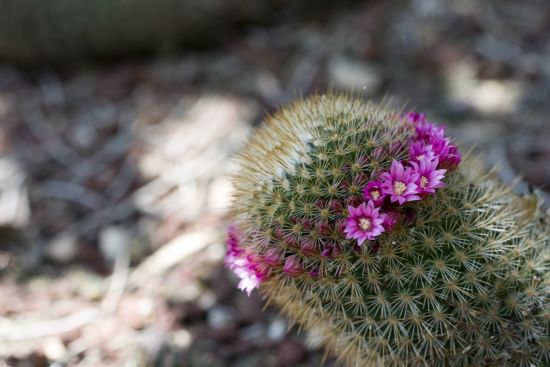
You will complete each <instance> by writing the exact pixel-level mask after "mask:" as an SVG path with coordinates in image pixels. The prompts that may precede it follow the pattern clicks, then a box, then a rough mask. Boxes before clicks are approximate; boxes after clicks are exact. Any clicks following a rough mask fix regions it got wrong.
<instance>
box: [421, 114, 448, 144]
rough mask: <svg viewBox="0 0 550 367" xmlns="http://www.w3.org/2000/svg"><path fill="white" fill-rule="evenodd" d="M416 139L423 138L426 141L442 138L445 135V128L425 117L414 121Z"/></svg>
mask: <svg viewBox="0 0 550 367" xmlns="http://www.w3.org/2000/svg"><path fill="white" fill-rule="evenodd" d="M414 128H415V130H416V139H418V140H425V141H427V142H428V143H429V142H432V141H433V140H434V139H443V138H444V137H445V128H444V127H442V126H437V125H435V124H432V123H429V122H427V121H426V120H425V119H424V120H422V121H418V122H417V123H415V125H414Z"/></svg>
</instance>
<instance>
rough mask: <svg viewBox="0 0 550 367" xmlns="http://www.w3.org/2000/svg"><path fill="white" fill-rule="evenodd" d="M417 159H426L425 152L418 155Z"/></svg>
mask: <svg viewBox="0 0 550 367" xmlns="http://www.w3.org/2000/svg"><path fill="white" fill-rule="evenodd" d="M416 159H418V160H419V161H421V160H423V159H424V154H420V155H417V156H416Z"/></svg>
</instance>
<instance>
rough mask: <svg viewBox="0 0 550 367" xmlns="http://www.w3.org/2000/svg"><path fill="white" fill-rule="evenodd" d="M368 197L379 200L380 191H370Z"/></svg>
mask: <svg viewBox="0 0 550 367" xmlns="http://www.w3.org/2000/svg"><path fill="white" fill-rule="evenodd" d="M370 197H371V198H373V199H374V200H378V199H379V198H380V191H378V190H372V191H371V192H370Z"/></svg>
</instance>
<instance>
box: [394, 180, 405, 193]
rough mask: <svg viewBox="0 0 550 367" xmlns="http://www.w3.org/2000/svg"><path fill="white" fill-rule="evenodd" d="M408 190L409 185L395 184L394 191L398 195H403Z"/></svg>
mask: <svg viewBox="0 0 550 367" xmlns="http://www.w3.org/2000/svg"><path fill="white" fill-rule="evenodd" d="M406 189H407V185H405V184H404V183H403V182H401V181H395V183H394V184H393V191H394V192H395V193H396V194H397V195H401V194H403V193H404V192H405V190H406Z"/></svg>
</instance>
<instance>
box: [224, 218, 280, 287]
mask: <svg viewBox="0 0 550 367" xmlns="http://www.w3.org/2000/svg"><path fill="white" fill-rule="evenodd" d="M240 242H241V241H240V236H239V232H238V230H237V227H235V226H234V225H231V226H230V227H229V229H228V234H227V252H226V254H225V258H224V264H225V266H226V267H227V268H228V269H230V270H232V271H233V273H235V275H236V276H237V277H239V278H240V279H241V281H240V282H239V289H241V290H243V291H246V293H247V294H248V295H249V296H250V292H252V290H253V289H254V288H258V286H259V285H260V283H261V282H262V281H264V280H265V279H266V278H267V274H268V272H269V269H268V268H267V264H266V263H264V262H263V259H262V258H261V256H260V255H258V254H254V253H251V252H248V253H247V251H246V249H244V248H242V246H241V243H240Z"/></svg>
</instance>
